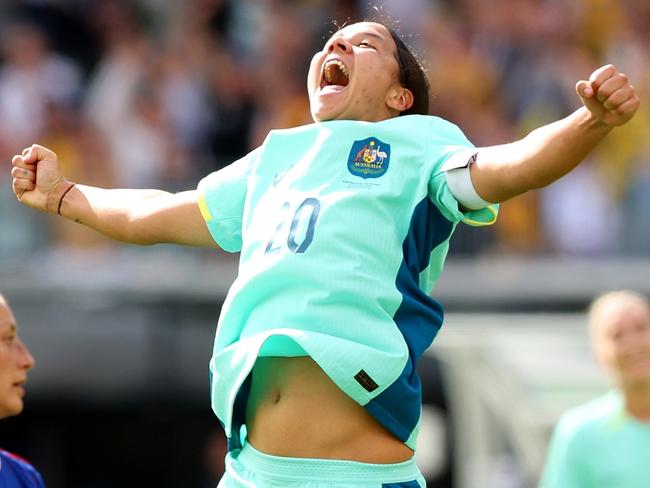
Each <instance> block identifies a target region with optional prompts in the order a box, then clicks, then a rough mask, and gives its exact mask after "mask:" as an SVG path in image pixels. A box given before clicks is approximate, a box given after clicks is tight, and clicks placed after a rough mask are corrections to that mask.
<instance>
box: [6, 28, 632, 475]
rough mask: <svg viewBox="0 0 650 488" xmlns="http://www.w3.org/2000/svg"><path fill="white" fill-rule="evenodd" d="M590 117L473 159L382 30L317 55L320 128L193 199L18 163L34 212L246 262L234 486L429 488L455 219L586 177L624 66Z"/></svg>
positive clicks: (602, 83) (233, 308)
mask: <svg viewBox="0 0 650 488" xmlns="http://www.w3.org/2000/svg"><path fill="white" fill-rule="evenodd" d="M576 89H577V92H578V95H579V96H580V97H581V99H582V101H583V104H584V106H583V107H582V108H580V109H579V110H577V111H576V112H574V113H573V114H571V115H569V116H568V117H567V118H565V119H563V120H560V121H558V122H555V123H553V124H550V125H547V126H545V127H542V128H540V129H537V130H535V131H533V132H532V133H530V134H529V135H528V136H526V137H525V138H524V139H522V140H520V141H517V142H514V143H511V144H505V145H501V146H494V147H486V148H479V149H476V148H474V147H473V146H472V144H471V143H470V142H469V141H468V140H467V138H466V137H465V136H464V135H463V133H462V132H461V131H460V130H459V129H458V128H457V127H456V126H454V125H453V124H451V123H449V122H446V121H444V120H442V119H439V118H437V117H431V116H428V115H427V114H428V107H429V89H428V85H427V81H426V78H425V75H424V73H423V71H422V69H421V68H420V66H419V64H418V63H417V61H416V59H415V58H414V57H413V55H412V54H411V53H410V52H409V50H408V49H407V48H406V46H405V45H404V44H403V42H402V41H401V40H400V39H399V38H398V37H397V35H396V34H395V33H394V32H392V31H391V30H389V29H388V28H386V27H385V26H384V25H382V24H378V23H371V22H361V23H356V24H351V25H348V26H347V27H345V28H343V29H341V30H339V31H338V32H336V33H335V34H334V35H333V36H332V37H331V38H330V39H329V40H328V41H327V43H326V44H325V46H324V48H323V50H322V51H320V52H318V53H316V55H315V56H314V58H313V60H312V62H311V66H310V70H309V76H308V90H309V96H310V103H311V111H312V116H313V119H314V121H315V123H314V124H311V125H308V126H304V127H297V128H294V129H289V130H279V131H271V132H270V133H269V135H268V137H267V139H266V140H265V142H264V143H263V144H262V146H260V147H259V148H257V149H256V150H254V151H253V152H251V153H250V154H248V155H247V156H245V157H244V158H242V159H240V160H239V161H236V162H235V163H233V164H231V165H230V166H228V167H226V168H225V169H223V170H221V171H218V172H216V173H213V174H211V175H209V176H207V177H206V178H204V179H203V180H202V181H201V182H200V184H199V186H198V189H197V190H193V191H187V192H183V193H179V194H170V193H166V192H163V191H159V190H104V189H99V188H92V187H88V186H83V185H77V184H74V183H72V182H70V181H68V180H66V179H65V178H64V177H63V175H62V174H61V172H60V170H59V163H58V161H57V157H56V155H55V154H54V153H52V152H51V151H49V150H47V149H45V148H43V147H41V146H38V145H33V146H31V147H29V148H27V149H25V150H24V151H23V153H22V154H21V155H17V156H15V157H14V158H13V165H14V168H13V170H12V175H13V178H14V180H13V187H14V191H15V193H16V196H17V197H18V199H19V200H20V201H21V202H23V203H25V204H26V205H29V206H31V207H34V208H36V209H39V210H44V211H48V212H51V213H55V214H57V213H58V214H60V215H62V216H64V217H66V218H69V219H72V220H75V221H77V222H80V223H82V224H84V225H87V226H89V227H91V228H93V229H95V230H97V231H99V232H101V233H103V234H105V235H107V236H109V237H112V238H114V239H118V240H121V241H125V242H130V243H136V244H154V243H176V244H185V245H195V246H214V245H219V246H221V247H222V248H223V249H225V250H226V251H231V252H236V251H240V252H241V257H240V268H239V275H238V277H237V279H236V281H235V282H234V284H233V285H232V288H231V290H230V292H229V294H228V297H227V298H226V301H225V303H224V306H223V310H222V314H221V317H220V322H219V326H218V328H217V336H216V340H215V345H214V355H213V358H212V360H211V362H210V371H211V374H212V407H213V409H214V411H215V413H216V414H217V416H218V418H219V420H220V421H221V423H222V424H223V426H224V429H225V432H226V435H227V437H228V439H229V451H230V452H229V454H228V457H227V460H226V474H225V476H224V478H223V479H222V481H221V482H220V485H219V486H220V487H238V486H256V487H266V486H310V487H318V486H328V487H344V486H346V487H347V486H354V487H357V488H358V487H376V488H378V487H382V486H385V487H388V486H390V487H405V488H410V487H418V486H424V481H423V478H422V476H421V475H420V473H419V472H418V469H417V467H416V465H415V461H414V458H413V449H414V447H415V439H416V436H417V432H418V422H419V418H420V382H419V380H418V378H417V376H416V374H415V365H416V361H417V359H418V358H419V357H420V355H421V354H422V353H423V351H424V350H425V349H426V348H427V347H428V346H429V345H430V343H431V342H432V340H433V338H434V336H435V335H436V332H437V331H438V329H439V327H440V325H441V323H442V309H441V306H440V305H439V304H438V303H437V302H435V301H434V300H432V299H431V298H430V297H429V292H430V291H431V289H432V287H433V285H434V283H435V281H436V279H437V278H438V276H439V274H440V271H441V268H442V265H443V262H444V259H445V256H446V253H447V248H448V243H449V238H450V236H451V234H452V232H453V231H454V228H455V227H456V225H457V224H458V223H459V222H461V221H464V222H466V223H469V224H472V225H484V224H490V223H492V222H493V221H494V220H495V218H496V213H497V206H496V205H495V204H494V203H496V202H501V201H504V200H507V199H508V198H510V197H512V196H514V195H517V194H519V193H522V192H525V191H527V190H530V189H533V188H539V187H542V186H544V185H547V184H549V183H551V182H552V181H554V180H556V179H558V178H560V177H561V176H562V175H564V174H565V173H567V172H568V171H570V170H571V169H572V168H574V167H575V166H576V165H578V164H579V162H580V161H581V160H582V159H583V158H584V157H585V155H586V154H587V153H588V152H589V151H590V150H591V149H592V148H593V147H594V146H595V145H596V144H597V143H598V141H600V140H601V139H602V138H603V137H604V136H605V135H606V134H607V133H608V132H609V131H610V130H611V129H612V128H613V127H615V126H617V125H621V124H624V123H625V122H627V121H628V120H629V119H630V118H631V117H632V115H633V114H634V112H635V111H636V109H637V107H638V104H639V100H638V98H637V96H636V94H635V91H634V89H633V88H632V86H631V85H630V83H629V82H628V80H627V78H626V77H625V75H623V74H621V73H619V72H618V71H617V69H616V68H615V67H614V66H611V65H609V66H604V67H602V68H600V69H598V70H596V71H595V72H594V73H593V74H592V75H591V77H590V78H589V80H585V81H579V82H578V83H577V85H576Z"/></svg>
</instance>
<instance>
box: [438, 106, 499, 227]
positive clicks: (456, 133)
mask: <svg viewBox="0 0 650 488" xmlns="http://www.w3.org/2000/svg"><path fill="white" fill-rule="evenodd" d="M428 140H429V141H430V144H429V146H428V151H429V154H430V157H432V158H434V166H433V172H432V174H431V177H430V179H429V198H430V199H431V201H433V203H435V204H436V206H437V207H438V209H439V210H440V211H441V212H442V214H443V215H444V216H445V217H446V218H447V219H448V220H450V221H452V222H464V223H466V224H468V225H472V226H483V225H491V224H493V223H494V222H496V219H497V215H498V213H499V205H498V204H492V205H489V206H487V207H485V208H481V209H478V210H469V211H463V210H461V208H460V205H459V204H458V201H457V200H456V197H455V196H454V195H453V193H452V192H451V190H450V189H449V186H448V185H447V177H446V175H445V170H444V169H443V167H444V165H445V163H446V162H447V161H448V160H449V159H450V158H452V157H453V156H459V155H461V156H462V154H467V161H468V162H469V159H470V158H471V157H472V156H473V155H474V154H475V151H472V149H474V148H475V147H474V145H473V144H472V143H471V142H470V141H469V139H467V137H465V134H463V132H462V131H461V130H460V129H459V128H458V127H457V126H456V125H454V124H452V123H450V122H447V121H446V120H443V119H440V118H437V117H433V118H432V126H431V127H430V129H429V137H428Z"/></svg>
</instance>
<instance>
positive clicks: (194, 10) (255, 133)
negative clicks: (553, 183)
mask: <svg viewBox="0 0 650 488" xmlns="http://www.w3.org/2000/svg"><path fill="white" fill-rule="evenodd" d="M18 4H20V5H21V6H22V7H21V12H22V15H21V16H20V17H19V18H20V19H22V20H11V21H10V22H8V23H7V25H6V27H3V29H2V46H3V47H2V52H3V54H2V58H0V156H2V157H3V158H4V159H5V160H7V159H8V157H10V155H11V154H13V153H14V152H15V149H16V148H18V147H22V145H24V144H25V143H26V142H27V141H32V140H48V141H51V140H56V141H58V145H59V146H66V147H67V148H68V149H69V150H67V151H64V153H69V154H71V156H70V158H71V159H70V160H69V161H68V160H67V159H66V158H65V157H64V158H62V159H63V161H64V163H67V164H69V165H70V166H73V167H77V169H78V171H80V172H89V173H91V175H89V176H92V180H91V179H89V178H87V176H86V175H85V174H84V178H83V179H84V181H92V182H93V183H96V184H99V185H100V186H101V185H103V186H114V185H118V186H126V187H130V186H147V187H154V186H163V187H165V188H168V189H170V190H172V191H176V190H181V189H187V188H192V187H194V186H195V185H196V181H197V180H198V179H199V178H200V177H201V176H202V175H204V174H206V173H208V172H210V171H213V170H214V169H217V168H220V167H223V166H224V165H227V164H229V163H230V162H232V161H234V160H236V159H238V158H239V157H241V156H242V155H243V154H245V153H246V152H248V151H250V150H251V149H252V148H253V147H255V146H257V145H258V144H259V143H260V142H261V138H262V137H263V136H264V135H265V134H266V133H267V132H268V130H269V129H273V128H283V127H289V126H295V125H300V124H304V123H309V122H311V119H310V116H309V107H308V104H307V100H306V98H305V90H304V78H305V69H306V66H307V64H308V63H307V61H308V60H309V59H310V57H311V56H312V54H313V52H314V51H315V50H316V49H319V46H320V45H321V44H322V41H323V39H324V38H325V37H327V34H328V32H329V31H331V30H332V29H333V28H335V27H334V25H336V24H338V25H341V24H343V23H344V22H345V21H346V20H350V19H358V18H361V17H368V16H373V15H377V11H379V14H380V15H382V16H385V17H389V18H393V19H394V20H395V21H396V27H397V28H398V30H400V32H401V33H402V34H403V35H406V38H407V39H408V40H409V43H410V44H412V45H413V46H414V47H415V49H416V51H418V52H420V54H421V56H422V60H423V63H424V65H425V67H426V68H427V69H428V70H429V77H430V81H431V86H432V88H433V95H434V97H433V101H432V107H431V109H432V113H433V114H435V115H440V116H442V117H444V118H446V119H448V120H450V121H452V122H455V123H457V124H458V125H460V126H461V127H463V128H464V130H465V131H466V133H467V134H468V136H469V138H470V139H471V140H472V141H473V142H474V143H475V144H477V145H491V144H498V143H501V142H505V141H510V140H513V139H515V138H518V137H520V136H522V135H524V134H525V133H526V132H528V131H529V130H530V128H532V127H537V126H539V125H542V124H544V123H547V122H549V121H551V120H553V119H555V118H557V117H560V116H562V115H563V114H567V113H569V112H570V111H571V110H572V109H573V108H574V107H576V106H578V104H579V100H578V98H577V97H576V95H575V92H574V86H573V84H574V80H576V79H580V78H582V77H584V76H585V74H586V73H589V72H591V70H592V69H593V68H594V67H596V66H598V65H600V64H603V63H605V62H613V63H614V64H616V65H617V66H618V67H619V68H621V69H622V70H623V71H624V72H628V73H629V74H630V76H631V78H633V79H635V80H639V81H638V83H637V90H638V91H639V94H640V96H641V98H642V99H647V98H648V97H650V68H648V66H650V64H649V63H648V62H647V61H648V56H649V54H650V48H649V47H648V46H650V31H649V30H648V29H647V18H648V15H650V7H648V2H646V1H643V0H626V1H624V2H617V1H614V0H581V1H579V2H575V1H570V0H553V1H543V0H521V1H518V2H508V1H506V0H495V1H492V2H484V1H480V0H459V1H451V0H426V1H425V0H408V1H395V0H384V1H377V2H371V3H368V2H364V1H359V0H337V1H334V2H332V1H325V0H299V1H289V0H263V1H253V0H243V1H235V0H188V1H186V2H162V1H160V0H98V1H96V2H79V1H66V2H56V3H55V2H31V3H22V2H14V6H15V5H18ZM375 7H376V8H375ZM3 9H4V10H3V14H4V13H6V14H7V15H9V14H10V13H11V12H12V9H11V8H9V7H7V8H5V7H4V6H3ZM5 10H6V12H5ZM8 18H14V19H15V17H8ZM24 19H29V20H24ZM63 53H66V54H68V55H71V56H73V57H74V59H75V61H71V60H70V59H69V58H66V57H65V56H63ZM80 66H82V67H83V70H84V73H86V74H87V75H88V76H87V79H86V78H84V77H82V70H81V68H80ZM80 102H81V107H79V103H80ZM19 108H20V110H19ZM23 114H27V115H23ZM55 119H56V120H55ZM64 121H65V125H66V129H65V130H63V131H62V127H61V124H62V123H63V122H64ZM649 130H650V110H648V109H647V108H644V105H643V104H642V106H641V110H640V111H639V114H638V115H637V117H635V119H634V121H633V122H632V123H631V124H629V126H628V127H625V128H623V129H621V130H620V131H617V132H616V133H615V134H612V136H610V137H609V138H608V139H607V140H605V141H604V143H603V144H602V145H601V147H600V149H599V150H598V151H597V152H595V153H594V154H593V158H592V161H591V162H590V163H589V164H587V165H584V168H582V169H581V170H578V171H576V172H575V174H573V175H572V176H570V177H569V179H567V180H566V181H565V182H564V183H562V182H560V183H559V186H557V187H554V188H553V189H551V190H549V191H545V192H542V193H539V194H536V195H525V196H522V197H517V198H514V199H513V200H512V201H509V202H506V203H505V204H504V206H503V210H504V211H503V212H502V213H501V218H500V222H499V223H498V224H497V225H496V226H495V229H493V230H491V231H490V233H486V232H485V231H482V232H481V236H480V237H478V236H477V234H473V233H472V232H471V230H463V231H461V232H459V234H458V236H457V237H456V245H455V246H454V248H455V251H454V253H456V254H459V253H460V254H470V255H475V254H479V253H485V252H491V253H492V252H497V253H498V252H518V253H538V254H539V253H551V254H560V255H561V254H570V255H578V256H584V255H588V256H594V255H598V256H617V255H620V254H622V253H627V254H636V255H640V256H648V255H650V230H648V229H650V217H649V216H648V211H647V209H648V208H649V206H650V196H648V195H650V188H649V187H650V157H649V156H648V154H650V146H649V145H648V143H647V142H646V139H647V137H646V134H647V133H648V131H649ZM75 132H78V134H75ZM63 133H65V135H63ZM91 140H93V141H95V142H96V144H97V146H93V145H92V144H90V141H91ZM21 141H22V142H21ZM72 141H74V142H72ZM84 141H85V142H84ZM84 144H85V147H84V149H83V151H85V152H82V149H81V148H82V146H84ZM89 150H90V153H92V154H90V153H89V152H88V151H89ZM59 152H61V150H59ZM90 160H92V163H89V161H90ZM82 161H83V162H82ZM9 183H10V182H8V181H7V175H6V173H3V174H2V175H0V186H3V187H7V185H8V184H9ZM3 193H4V194H7V192H6V191H4V192H3ZM0 200H2V201H3V203H2V204H0V219H2V222H3V223H4V222H11V227H12V229H13V230H12V234H11V235H7V233H4V235H2V236H0V252H2V253H5V254H7V253H8V254H12V253H16V252H19V250H21V249H30V250H33V249H38V248H39V247H41V245H42V242H43V239H42V234H43V232H50V234H49V238H48V240H47V241H45V242H57V243H58V244H63V245H68V244H67V243H72V242H74V243H76V244H75V245H86V244H88V245H90V243H91V241H87V240H86V239H85V238H83V239H78V237H79V236H76V237H72V235H73V234H74V232H75V231H72V230H68V231H65V232H63V234H65V236H66V237H64V236H63V234H62V233H61V232H62V231H61V229H59V228H56V227H55V228H54V229H53V230H49V231H48V227H42V226H41V225H40V223H39V222H36V221H35V220H34V218H35V217H34V216H33V215H30V216H28V217H23V216H22V215H20V214H16V209H15V208H14V207H13V205H10V202H9V200H6V196H3V197H0ZM5 200H6V201H5ZM560 202H566V203H568V204H569V206H565V207H563V208H564V209H569V210H568V211H562V212H561V213H560V212H559V211H558V209H557V208H558V205H559V203H560ZM585 202H589V203H588V204H585ZM581 209H583V210H584V209H588V210H587V211H581ZM17 215H20V216H19V217H18V216H17ZM52 232H54V233H52ZM475 236H476V237H475Z"/></svg>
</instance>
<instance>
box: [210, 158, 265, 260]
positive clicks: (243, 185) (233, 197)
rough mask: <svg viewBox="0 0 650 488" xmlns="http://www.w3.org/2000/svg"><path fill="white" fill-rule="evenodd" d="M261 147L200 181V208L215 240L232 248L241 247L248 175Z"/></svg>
mask: <svg viewBox="0 0 650 488" xmlns="http://www.w3.org/2000/svg"><path fill="white" fill-rule="evenodd" d="M259 152H260V149H259V148H258V149H256V150H255V151H253V152H251V153H249V154H247V155H246V156H244V157H243V158H241V159H239V160H237V161H235V162H234V163H232V164H230V165H228V166H226V167H225V168H223V169H221V170H219V171H215V172H214V173H211V174H209V175H208V176H206V177H205V178H203V179H202V180H201V181H200V182H199V186H198V192H199V209H200V210H201V215H203V218H204V220H205V222H206V224H207V226H208V230H209V231H210V234H211V235H212V238H213V239H214V241H215V242H216V243H217V244H218V245H219V247H221V248H222V249H224V250H225V251H228V252H238V251H241V247H242V218H243V213H244V204H245V202H246V191H247V188H248V178H249V176H250V174H251V170H252V167H253V165H254V164H255V163H256V161H257V158H258V154H259Z"/></svg>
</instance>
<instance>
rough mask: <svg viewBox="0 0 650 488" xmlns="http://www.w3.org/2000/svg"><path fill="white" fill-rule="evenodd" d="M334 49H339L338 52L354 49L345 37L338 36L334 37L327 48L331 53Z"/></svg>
mask: <svg viewBox="0 0 650 488" xmlns="http://www.w3.org/2000/svg"><path fill="white" fill-rule="evenodd" d="M333 51H338V52H342V53H349V52H350V51H352V46H351V45H350V43H349V42H348V41H347V40H345V39H344V38H342V37H337V38H336V39H332V41H331V42H330V45H329V46H328V48H327V52H328V53H331V52H333Z"/></svg>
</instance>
